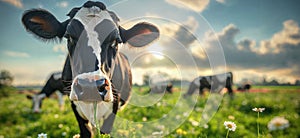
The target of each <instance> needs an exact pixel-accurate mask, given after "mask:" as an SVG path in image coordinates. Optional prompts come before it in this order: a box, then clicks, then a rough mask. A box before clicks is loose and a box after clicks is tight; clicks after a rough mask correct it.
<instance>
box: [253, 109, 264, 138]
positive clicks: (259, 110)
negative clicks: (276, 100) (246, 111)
mask: <svg viewBox="0 0 300 138" xmlns="http://www.w3.org/2000/svg"><path fill="white" fill-rule="evenodd" d="M264 110H265V108H256V107H255V108H253V109H252V111H254V112H257V120H256V124H257V137H259V122H258V120H259V113H262V112H263V111H264Z"/></svg>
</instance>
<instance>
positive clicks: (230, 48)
mask: <svg viewBox="0 0 300 138" xmlns="http://www.w3.org/2000/svg"><path fill="white" fill-rule="evenodd" d="M239 32H240V30H239V28H238V27H236V26H235V25H233V24H230V25H228V26H226V27H225V28H224V29H223V30H222V31H220V32H216V33H212V32H207V34H206V36H205V37H204V40H203V42H204V44H203V47H205V49H208V50H211V51H214V47H215V46H217V45H219V42H220V44H221V46H222V48H223V50H224V54H225V58H226V62H227V65H228V67H229V69H231V70H234V71H235V70H236V71H243V70H251V72H250V73H248V74H251V73H252V75H248V77H251V76H259V75H261V74H265V75H266V76H272V77H274V78H276V79H279V80H283V81H284V80H285V79H284V78H286V79H288V80H289V81H291V82H293V80H292V79H297V78H299V77H300V74H299V68H300V65H299V60H300V57H299V53H300V29H299V26H298V23H297V22H295V21H293V20H288V21H285V22H284V23H283V29H282V30H280V31H278V32H277V33H275V34H274V35H273V36H272V37H271V38H270V39H267V40H262V41H258V42H256V41H255V40H251V39H244V40H241V41H238V42H236V41H235V38H236V35H237V34H238V33H239ZM194 54H195V53H194ZM196 55H197V54H196ZM197 56H199V55H197ZM240 76H243V77H245V78H246V77H247V75H240Z"/></svg>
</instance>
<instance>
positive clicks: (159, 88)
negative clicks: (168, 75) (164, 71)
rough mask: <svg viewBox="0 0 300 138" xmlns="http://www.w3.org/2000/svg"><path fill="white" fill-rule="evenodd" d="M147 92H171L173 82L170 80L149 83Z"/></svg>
mask: <svg viewBox="0 0 300 138" xmlns="http://www.w3.org/2000/svg"><path fill="white" fill-rule="evenodd" d="M148 92H149V93H164V92H168V93H170V94H172V93H173V84H172V83H171V82H169V83H167V82H158V83H156V84H150V90H149V91H148Z"/></svg>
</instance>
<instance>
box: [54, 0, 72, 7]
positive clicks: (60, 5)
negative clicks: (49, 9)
mask: <svg viewBox="0 0 300 138" xmlns="http://www.w3.org/2000/svg"><path fill="white" fill-rule="evenodd" d="M56 6H57V7H60V8H66V7H68V6H69V3H68V2H67V1H61V2H57V3H56Z"/></svg>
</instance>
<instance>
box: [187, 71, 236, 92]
mask: <svg viewBox="0 0 300 138" xmlns="http://www.w3.org/2000/svg"><path fill="white" fill-rule="evenodd" d="M232 84H233V75H232V73H231V72H227V73H223V74H217V75H213V76H199V77H197V78H195V79H194V80H193V81H192V82H191V83H190V86H189V89H188V91H187V93H186V94H185V96H188V95H192V94H193V93H194V92H195V91H196V90H197V89H198V90H199V94H200V95H203V92H204V89H205V88H206V89H209V90H211V91H212V92H220V91H221V90H222V89H223V88H227V90H228V93H229V95H230V97H232V96H233V90H232Z"/></svg>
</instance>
